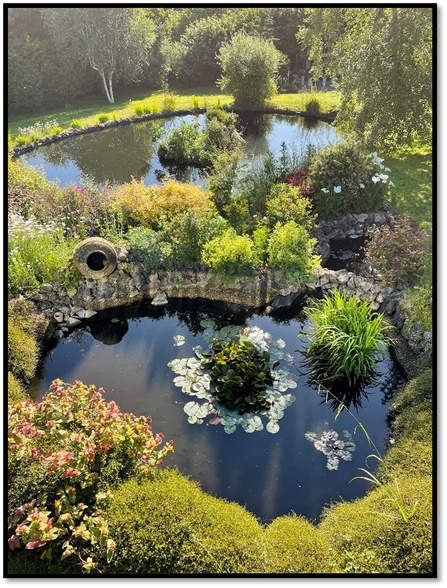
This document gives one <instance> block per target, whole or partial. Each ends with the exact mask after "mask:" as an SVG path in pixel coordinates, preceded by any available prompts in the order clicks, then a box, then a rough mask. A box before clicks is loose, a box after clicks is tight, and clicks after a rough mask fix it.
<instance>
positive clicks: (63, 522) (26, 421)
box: [8, 380, 172, 572]
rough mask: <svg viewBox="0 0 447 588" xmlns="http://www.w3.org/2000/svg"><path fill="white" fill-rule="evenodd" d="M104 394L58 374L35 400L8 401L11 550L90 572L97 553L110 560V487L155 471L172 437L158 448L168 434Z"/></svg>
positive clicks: (99, 557)
mask: <svg viewBox="0 0 447 588" xmlns="http://www.w3.org/2000/svg"><path fill="white" fill-rule="evenodd" d="M103 393H104V390H103V389H99V390H96V388H95V386H90V387H87V386H85V385H84V384H82V382H80V381H76V382H75V383H74V384H65V383H63V382H61V381H60V380H55V381H54V382H53V383H52V385H51V388H50V391H49V393H48V394H46V395H45V396H44V398H43V399H42V401H41V402H39V403H38V405H37V406H36V405H35V404H34V403H31V402H24V403H18V404H14V405H10V406H9V408H8V450H9V458H10V460H9V483H10V491H9V495H8V496H9V503H8V510H9V513H12V514H13V516H12V520H11V519H10V520H9V532H10V533H11V532H12V535H10V537H9V540H8V545H9V548H10V549H11V550H12V551H15V550H22V549H28V550H35V551H34V553H35V557H36V559H37V558H42V559H48V560H50V561H51V560H52V559H56V560H58V559H61V555H62V559H65V558H70V559H69V565H70V562H71V561H73V560H75V561H77V562H78V564H79V563H80V565H81V566H82V569H83V570H85V571H86V572H90V571H91V570H92V569H94V568H95V567H96V566H97V561H93V558H94V559H95V560H100V559H102V558H103V559H105V560H107V561H110V559H111V557H112V555H113V550H114V548H115V543H114V541H113V539H111V538H110V535H109V529H108V525H107V521H106V519H105V518H104V516H103V513H102V512H101V509H102V505H103V504H104V503H105V502H106V501H107V499H108V497H109V496H110V494H109V492H108V490H109V488H110V487H112V486H115V485H117V484H118V483H119V482H121V481H123V480H126V479H128V478H129V477H130V476H143V477H144V476H148V475H150V474H152V473H153V472H154V470H156V469H157V467H158V465H159V464H161V463H162V461H163V458H164V457H165V456H166V455H167V454H168V453H169V452H170V451H172V441H171V442H169V443H167V444H165V445H164V446H163V447H160V446H161V444H162V442H163V435H162V434H160V433H159V434H157V435H153V433H152V427H151V418H150V417H144V416H140V417H135V416H134V415H133V414H130V413H123V412H121V411H120V409H119V408H118V406H117V405H116V404H115V403H114V402H110V403H109V402H105V401H104V400H103V398H102V394H103ZM61 439H63V444H62V445H61ZM32 462H34V464H35V465H34V467H33V468H32V469H33V470H34V476H33V478H32V479H31V480H29V484H28V485H27V486H26V489H27V495H26V497H25V495H24V494H23V488H22V489H21V490H20V491H19V492H18V494H15V493H13V492H12V491H11V487H17V484H18V478H19V479H21V480H22V479H23V478H25V479H26V475H25V476H23V469H27V466H29V465H30V463H32ZM37 481H39V482H40V483H39V485H38V490H37V493H33V492H32V489H33V488H35V485H36V482H37ZM22 484H23V482H22ZM23 486H24V485H23ZM42 490H44V491H43V492H42ZM24 498H25V501H23V499H24Z"/></svg>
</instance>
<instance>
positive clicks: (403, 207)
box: [382, 147, 433, 225]
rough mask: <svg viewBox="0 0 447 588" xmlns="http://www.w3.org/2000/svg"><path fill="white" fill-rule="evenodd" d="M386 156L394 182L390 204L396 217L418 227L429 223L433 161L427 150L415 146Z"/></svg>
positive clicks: (431, 210)
mask: <svg viewBox="0 0 447 588" xmlns="http://www.w3.org/2000/svg"><path fill="white" fill-rule="evenodd" d="M382 157H385V164H386V165H387V166H388V167H390V168H391V172H390V178H391V179H392V181H393V182H394V188H393V191H392V194H391V203H392V204H393V206H394V207H395V208H396V210H397V212H398V214H400V215H402V216H409V217H410V218H411V219H412V220H413V221H415V222H417V224H418V225H421V224H422V223H430V224H431V223H432V219H433V208H432V206H433V200H432V181H433V162H432V150H431V148H430V147H414V148H412V149H406V150H403V151H399V152H397V153H393V154H390V155H385V156H382Z"/></svg>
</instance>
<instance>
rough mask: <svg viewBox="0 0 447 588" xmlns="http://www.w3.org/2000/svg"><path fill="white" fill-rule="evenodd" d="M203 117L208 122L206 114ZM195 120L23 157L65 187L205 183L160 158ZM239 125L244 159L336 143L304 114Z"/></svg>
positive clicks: (109, 134) (82, 139)
mask: <svg viewBox="0 0 447 588" xmlns="http://www.w3.org/2000/svg"><path fill="white" fill-rule="evenodd" d="M198 118H199V122H200V124H204V115H199V117H198ZM192 119H193V117H192V116H185V117H173V118H171V119H161V120H153V121H147V122H144V123H135V124H130V125H127V126H122V127H116V128H112V129H107V130H104V131H100V132H95V133H91V134H89V135H81V136H78V137H73V138H71V139H67V140H64V141H60V142H58V143H53V144H51V145H47V146H45V147H40V148H38V149H36V150H34V151H31V152H29V153H26V154H24V155H22V156H21V159H22V160H23V161H26V162H27V163H29V164H31V165H33V166H36V167H39V168H41V169H43V170H44V171H45V174H46V177H47V179H48V180H51V181H58V183H59V185H60V186H61V187H64V186H67V185H69V184H70V183H74V184H82V181H83V178H85V177H88V178H89V179H90V181H92V182H93V183H94V184H103V183H105V182H110V183H116V184H122V183H124V182H129V181H130V180H131V179H132V177H134V178H136V179H140V178H144V182H145V184H146V185H147V186H148V185H151V184H159V183H160V180H161V177H162V176H163V174H169V175H170V176H171V177H175V178H176V179H178V180H179V181H182V182H194V183H202V182H204V180H203V178H202V177H201V175H200V173H199V171H198V170H197V169H195V168H191V167H184V168H182V169H179V168H177V169H173V168H169V167H164V166H163V165H162V164H161V163H160V160H159V158H158V155H157V148H158V142H159V141H160V139H161V138H162V137H163V136H166V133H167V132H168V131H169V130H170V129H171V128H172V127H173V126H177V125H179V124H180V122H181V121H182V120H184V121H191V120H192ZM240 121H241V126H243V127H244V129H245V130H244V138H245V140H246V145H245V161H249V160H250V159H251V158H253V157H258V156H262V155H264V154H266V153H267V151H268V150H269V149H270V151H271V152H272V153H274V154H279V153H280V150H281V144H282V143H283V142H284V143H285V144H286V146H287V147H288V148H289V149H290V148H291V147H292V146H293V147H294V148H295V149H296V150H297V152H298V153H300V152H301V151H302V150H304V149H305V147H306V146H307V145H308V144H312V145H314V146H315V147H322V146H323V145H326V144H327V143H328V142H336V141H337V137H336V135H335V128H334V127H332V126H331V125H329V124H328V123H325V122H320V121H309V120H306V119H304V118H302V117H300V116H281V115H263V116H261V117H257V118H253V117H252V118H251V119H249V118H245V119H244V118H242V117H240Z"/></svg>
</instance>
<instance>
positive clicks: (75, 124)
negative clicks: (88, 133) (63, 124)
mask: <svg viewBox="0 0 447 588" xmlns="http://www.w3.org/2000/svg"><path fill="white" fill-rule="evenodd" d="M70 126H71V128H72V129H82V120H80V119H79V118H74V119H73V120H72V121H71V123H70Z"/></svg>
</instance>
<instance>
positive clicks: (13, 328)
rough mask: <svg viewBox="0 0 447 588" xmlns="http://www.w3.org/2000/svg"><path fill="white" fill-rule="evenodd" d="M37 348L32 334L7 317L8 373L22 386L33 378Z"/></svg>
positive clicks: (12, 318)
mask: <svg viewBox="0 0 447 588" xmlns="http://www.w3.org/2000/svg"><path fill="white" fill-rule="evenodd" d="M38 352H39V348H38V345H37V342H36V340H35V339H34V337H33V334H32V333H30V332H29V331H28V332H27V330H25V329H24V328H22V327H21V326H20V325H19V324H17V323H16V322H15V321H14V317H11V316H8V371H9V372H11V373H12V374H13V375H14V376H15V377H16V378H17V380H19V381H20V382H22V383H23V384H28V383H29V381H30V380H31V378H32V377H33V376H34V373H35V370H36V366H37V361H38V357H39V356H38Z"/></svg>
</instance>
